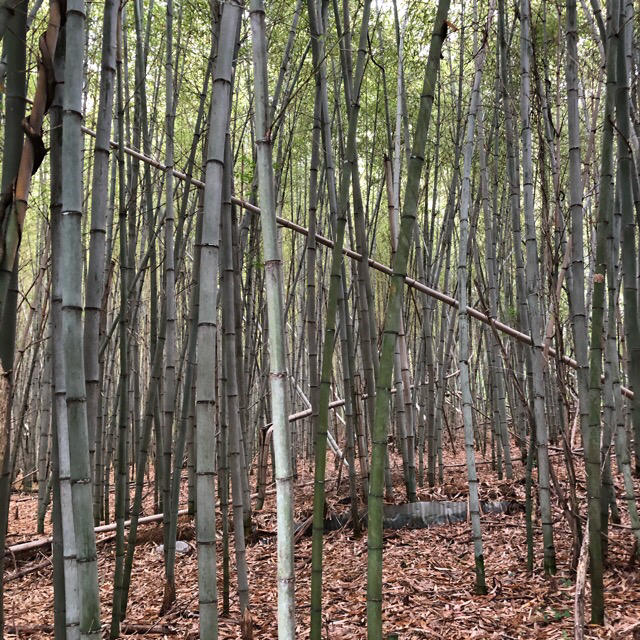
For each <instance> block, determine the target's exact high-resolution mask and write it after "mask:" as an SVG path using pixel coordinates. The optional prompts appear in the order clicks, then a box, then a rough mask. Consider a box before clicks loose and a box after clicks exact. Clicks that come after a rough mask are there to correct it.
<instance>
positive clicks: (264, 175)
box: [250, 0, 295, 640]
mask: <svg viewBox="0 0 640 640" xmlns="http://www.w3.org/2000/svg"><path fill="white" fill-rule="evenodd" d="M250 19H251V34H252V48H253V75H254V92H255V130H256V145H257V159H258V189H259V194H260V207H261V211H262V213H261V220H262V240H263V247H264V249H263V251H264V264H265V285H266V298H267V316H268V321H269V363H270V374H269V380H270V387H271V414H272V420H271V421H272V423H273V434H274V435H273V444H274V459H275V467H276V469H275V471H276V505H277V522H278V540H277V544H278V638H279V639H280V640H292V639H293V638H294V637H295V593H294V584H295V568H294V560H293V472H292V465H291V449H290V447H291V444H290V441H289V436H290V434H289V424H288V416H287V406H286V384H287V373H286V363H285V352H284V327H283V322H284V313H283V311H284V309H283V301H282V262H281V258H280V254H279V249H278V231H277V226H276V210H275V193H274V181H273V163H272V155H271V154H272V142H271V137H270V131H271V122H270V119H269V86H268V76H267V40H266V27H265V11H264V3H263V2H262V0H252V1H251V6H250Z"/></svg>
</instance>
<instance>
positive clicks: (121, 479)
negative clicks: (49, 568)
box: [111, 10, 129, 640]
mask: <svg viewBox="0 0 640 640" xmlns="http://www.w3.org/2000/svg"><path fill="white" fill-rule="evenodd" d="M122 19H123V14H122V10H120V11H119V12H118V15H117V21H118V29H117V32H118V35H117V38H118V41H117V60H116V64H117V87H118V89H117V95H118V98H117V106H118V142H119V146H118V221H119V227H120V252H119V254H120V320H119V343H120V344H119V350H120V378H119V381H118V388H119V389H120V394H119V403H118V466H117V475H116V504H115V507H116V513H115V516H116V548H115V555H116V566H115V570H114V575H113V601H112V606H111V639H112V640H115V639H116V638H118V637H119V636H120V622H121V621H122V618H123V617H124V610H123V609H122V604H123V597H122V587H123V577H124V561H125V541H124V520H125V493H128V491H129V485H128V482H127V438H128V434H127V425H128V423H129V366H128V345H129V341H128V336H127V332H128V322H129V305H128V296H127V293H128V289H129V282H128V265H127V262H128V259H129V253H128V250H127V239H128V236H127V183H126V177H125V162H124V143H125V140H124V87H123V83H124V77H123V76H124V74H123V71H122V27H123V24H122Z"/></svg>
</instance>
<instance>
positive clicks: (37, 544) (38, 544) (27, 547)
mask: <svg viewBox="0 0 640 640" xmlns="http://www.w3.org/2000/svg"><path fill="white" fill-rule="evenodd" d="M186 513H188V510H187V509H180V511H178V515H179V516H182V515H184V514H186ZM162 517H163V514H162V513H156V514H154V515H152V516H144V517H143V518H139V519H138V524H139V525H140V524H148V523H150V522H158V521H159V520H162ZM130 524H131V520H125V523H124V526H125V528H126V527H128V526H129V525H130ZM115 530H116V523H115V522H114V523H112V524H102V525H100V526H99V527H95V529H94V531H95V533H106V532H108V531H115ZM52 542H53V538H52V537H49V538H40V539H39V540H30V541H29V542H20V543H18V544H14V545H12V546H10V547H7V548H6V549H5V552H4V553H5V556H6V555H9V556H11V555H17V554H19V553H24V552H25V551H33V550H35V549H41V548H43V547H48V546H49V545H50V544H51V543H52ZM96 542H100V540H96Z"/></svg>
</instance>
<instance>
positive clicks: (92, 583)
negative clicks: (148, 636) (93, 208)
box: [61, 0, 100, 638]
mask: <svg viewBox="0 0 640 640" xmlns="http://www.w3.org/2000/svg"><path fill="white" fill-rule="evenodd" d="M85 19H86V16H85V3H84V0H68V1H67V20H66V26H67V29H66V31H67V35H66V43H65V45H66V46H65V52H66V53H65V74H64V104H63V112H62V131H63V137H62V158H63V163H62V210H61V215H62V223H61V230H62V261H61V275H62V331H63V340H64V347H63V348H64V363H65V379H66V402H67V416H68V422H69V456H70V461H71V488H72V496H73V516H74V527H75V532H76V545H77V556H78V589H79V592H80V600H81V607H80V637H81V638H98V637H100V592H99V588H98V565H97V558H96V541H95V534H94V531H93V509H92V497H91V469H90V466H89V442H88V431H87V407H86V389H85V381H84V354H83V350H82V348H79V345H80V346H81V345H82V333H83V331H82V329H83V320H82V309H83V307H82V251H83V249H82V236H81V227H82V211H83V197H82V137H83V134H82V130H81V126H82V86H83V80H84V78H83V73H82V70H83V63H84V33H85Z"/></svg>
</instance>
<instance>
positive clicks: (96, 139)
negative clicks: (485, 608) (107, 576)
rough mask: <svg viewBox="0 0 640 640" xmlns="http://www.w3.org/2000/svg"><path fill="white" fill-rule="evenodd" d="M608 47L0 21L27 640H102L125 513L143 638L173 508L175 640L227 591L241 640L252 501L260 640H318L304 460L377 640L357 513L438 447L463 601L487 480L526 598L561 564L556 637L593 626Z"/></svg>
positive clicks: (389, 21) (620, 80) (580, 9)
mask: <svg viewBox="0 0 640 640" xmlns="http://www.w3.org/2000/svg"><path fill="white" fill-rule="evenodd" d="M639 31H640V21H639V19H638V13H637V11H636V7H635V6H634V3H633V1H632V0H607V1H606V3H603V4H602V5H601V2H600V0H590V1H589V2H587V1H586V0H580V2H577V0H566V2H550V1H549V0H484V1H483V0H474V1H473V2H460V1H456V0H451V1H450V0H431V1H429V2H411V1H410V2H400V0H392V1H382V0H377V1H374V2H372V1H371V0H362V1H361V2H349V0H342V1H338V0H333V1H332V2H328V1H325V0H322V1H319V0H307V2H302V0H297V2H295V3H293V2H289V3H288V2H274V1H272V2H266V3H265V2H263V1H259V0H251V2H250V3H244V2H242V1H241V0H228V1H227V2H218V1H217V0H209V2H208V3H207V2H206V1H205V0H197V1H193V2H181V1H179V0H163V1H160V0H131V1H130V2H118V1H117V0H104V2H99V3H98V2H85V1H84V0H49V2H42V0H31V2H29V1H28V0H0V38H1V39H2V48H3V52H2V59H1V62H0V74H1V75H2V87H3V92H2V94H0V101H1V102H2V110H1V111H2V119H3V122H2V127H1V130H2V138H1V139H2V183H1V184H2V199H1V201H0V363H1V365H2V380H1V385H0V400H1V407H2V425H1V428H0V434H1V437H0V452H1V453H2V472H1V475H0V541H1V542H2V545H3V546H5V547H6V546H7V541H8V538H7V536H8V535H10V528H9V521H10V518H9V505H10V499H11V497H12V495H14V497H15V493H16V492H17V491H21V492H26V493H29V492H32V491H33V492H34V496H35V495H37V498H35V497H34V500H36V499H37V513H38V516H37V523H35V524H34V528H35V527H36V526H37V533H39V534H43V533H44V532H45V525H46V523H47V522H49V521H51V522H52V533H53V543H52V551H51V556H52V573H51V575H52V580H53V587H54V597H53V614H54V615H53V619H54V625H53V637H55V638H56V640H60V639H67V640H72V639H73V638H81V639H85V638H87V639H88V638H99V637H103V635H104V634H106V635H108V636H109V637H110V638H117V637H120V635H121V631H122V629H123V624H125V623H127V621H128V622H131V621H130V620H129V618H128V607H129V603H130V598H131V594H132V593H135V590H136V589H137V588H138V586H139V585H137V584H136V581H135V576H134V577H132V567H133V563H134V559H135V554H136V541H137V537H138V533H139V531H138V530H139V524H140V519H141V518H142V517H143V516H144V515H145V513H144V503H145V500H147V499H149V500H151V501H152V505H153V512H154V513H157V514H161V515H159V516H158V520H159V523H160V524H159V525H158V526H159V527H161V529H162V541H163V546H162V554H163V555H162V558H163V566H164V574H163V575H158V576H156V577H157V580H158V581H161V582H162V583H163V585H164V587H163V588H164V597H163V602H162V608H161V611H162V613H167V612H169V611H171V610H172V608H175V607H176V606H177V605H178V604H179V603H177V601H176V600H177V596H176V584H179V583H180V581H181V576H180V573H179V570H178V569H177V568H176V541H177V539H178V515H179V513H182V510H186V511H187V512H188V514H189V516H190V517H191V518H195V528H196V543H195V545H196V551H197V571H198V583H197V594H193V595H194V598H195V599H196V601H197V603H198V612H199V622H198V625H199V637H200V638H202V639H203V640H205V639H206V640H215V639H217V638H218V629H219V617H220V616H228V614H229V607H230V598H231V597H232V594H233V591H234V589H235V590H237V594H236V596H237V601H238V603H239V610H240V614H241V618H242V624H241V629H240V631H239V632H238V633H239V634H241V636H242V637H243V638H251V637H252V635H251V634H252V631H251V624H252V623H251V613H250V612H251V609H252V606H253V605H252V601H255V599H256V593H255V591H254V590H253V589H254V587H253V585H252V583H251V579H250V571H249V570H248V560H247V549H248V548H249V547H250V545H253V544H255V543H256V542H257V538H259V535H260V534H259V530H258V527H257V526H256V518H257V516H258V515H259V514H260V513H261V511H262V510H263V508H264V502H265V496H266V495H267V487H268V484H269V483H270V482H273V483H274V484H275V495H276V512H277V531H276V532H275V533H277V541H276V542H275V545H276V548H277V553H276V556H277V585H276V587H277V616H276V619H277V632H276V630H275V627H274V629H273V637H275V636H276V633H277V636H278V638H280V639H281V640H291V639H293V638H294V637H296V634H297V633H298V635H300V630H301V624H300V620H301V617H300V607H302V608H304V609H305V610H306V609H308V610H310V616H308V614H307V613H305V614H304V615H305V616H308V621H309V622H308V625H307V623H306V622H305V624H304V625H303V626H304V628H303V632H302V637H310V638H312V639H313V640H320V639H321V638H325V637H326V634H325V617H324V613H323V603H325V604H326V602H327V597H328V596H327V589H326V587H327V585H326V584H325V582H326V580H324V579H323V577H324V574H323V559H324V554H323V546H324V541H325V527H326V516H327V486H328V478H329V476H330V472H331V468H330V465H328V463H332V462H333V461H335V462H336V468H337V469H338V471H337V473H338V476H339V479H340V478H341V477H342V476H343V475H344V479H345V486H346V487H347V488H346V489H345V494H344V495H345V504H347V503H348V505H349V506H348V509H349V514H350V517H349V521H348V525H347V526H348V528H349V529H350V530H351V532H352V534H353V535H354V536H355V537H358V536H360V535H364V536H366V537H367V558H366V559H364V558H362V559H361V562H362V563H363V572H364V571H365V567H366V576H367V590H366V623H364V622H363V627H362V630H361V631H362V636H361V637H364V635H365V628H364V625H365V624H366V636H367V637H368V638H369V640H382V638H383V637H386V636H385V634H386V633H387V632H391V631H393V630H392V629H386V628H385V629H384V633H383V619H384V618H383V611H384V606H385V604H384V596H383V565H384V562H385V552H384V549H385V544H384V536H383V525H384V514H385V509H384V506H385V503H389V502H394V501H395V502H408V503H413V502H417V501H418V500H419V499H420V498H421V497H422V496H424V495H425V491H426V490H427V489H428V488H433V487H437V486H438V485H442V483H443V478H444V473H445V469H446V468H447V460H449V456H451V455H454V454H455V453H456V451H457V450H458V449H459V450H461V451H464V471H465V474H466V475H465V478H466V480H465V482H466V486H467V490H466V491H467V493H466V500H467V502H468V515H469V518H468V520H469V534H470V538H469V545H470V552H472V553H473V558H474V567H475V573H474V575H468V576H466V577H465V580H466V581H467V582H468V583H469V584H472V585H473V590H474V592H475V594H477V595H478V596H482V595H484V594H486V593H487V591H488V588H489V578H490V576H491V575H492V566H491V563H490V562H489V561H488V560H487V559H486V557H485V553H484V548H485V547H484V541H483V524H482V519H481V514H482V509H481V502H480V494H479V480H478V469H477V466H478V465H479V464H485V463H488V464H490V465H491V469H492V472H493V473H495V474H496V478H497V479H498V481H499V482H506V483H516V484H517V483H518V482H521V483H522V484H523V485H524V487H525V494H526V504H525V509H526V517H525V522H526V539H527V550H526V562H527V568H528V570H529V571H531V572H536V573H538V572H539V573H544V574H546V575H549V576H552V575H553V574H555V573H556V571H558V569H559V568H561V567H560V565H559V559H558V555H557V548H558V527H559V526H560V525H562V526H563V527H565V526H566V530H568V531H570V532H571V542H570V546H571V554H570V555H571V557H570V558H569V560H568V562H569V565H570V567H569V569H570V570H576V576H577V577H576V587H575V603H576V609H575V620H574V626H575V636H576V638H582V637H584V629H583V627H584V625H585V619H584V616H585V614H584V580H585V575H588V576H589V580H590V591H589V598H590V606H589V607H588V611H589V614H588V616H590V621H591V623H592V624H593V625H596V627H597V626H598V625H604V624H605V621H606V612H607V596H608V594H607V592H606V589H605V587H604V579H603V575H604V573H605V572H606V570H607V560H608V554H609V553H611V550H610V549H609V542H610V537H609V532H610V530H611V528H612V527H615V526H617V527H622V528H624V530H625V536H626V537H627V538H628V543H629V547H630V548H631V547H632V551H631V554H632V560H633V561H640V517H639V515H638V508H637V498H638V495H637V483H636V485H635V487H634V479H635V478H637V477H638V475H640V353H639V352H640V322H639V318H638V308H639V304H640V300H639V299H638V296H639V295H640V293H639V291H638V280H639V277H640V261H639V260H638V255H639V252H638V233H639V231H640V229H639V228H638V227H639V220H640V144H639V143H638V136H639V135H640V112H639V111H638V110H639V108H640V93H639V91H640V85H639V83H638V78H639V77H640V49H639V48H638V46H637V42H638V37H639ZM550 452H551V453H550ZM398 464H399V466H400V472H399V477H400V478H401V480H400V481H399V483H398V482H396V483H395V485H394V470H395V468H396V466H397V465H398ZM309 465H311V467H312V469H313V511H312V515H310V517H309V520H308V522H307V523H304V525H303V527H302V529H305V530H306V529H308V530H309V531H310V532H311V535H312V547H311V557H310V558H309V562H310V566H311V580H310V583H311V584H310V593H309V594H308V595H309V601H308V602H306V601H305V602H304V603H301V602H300V596H299V594H296V591H295V585H296V573H297V571H298V568H297V565H296V562H295V561H294V547H295V544H296V541H297V539H298V536H299V535H301V531H302V529H301V528H300V523H296V522H295V520H294V516H295V514H296V493H297V488H298V487H299V482H298V480H299V469H300V468H302V467H305V468H307V466H309ZM453 466H455V465H453ZM334 471H335V469H334ZM559 477H561V478H562V479H563V480H562V481H561V480H559ZM579 478H584V479H585V486H586V491H585V492H584V493H583V492H582V491H581V490H580V491H579V490H578V489H580V487H581V482H582V480H579ZM339 484H340V480H338V485H339ZM181 491H182V492H183V494H184V495H183V499H182V501H181ZM399 493H400V495H399ZM185 495H186V498H185V497H184V496H185ZM149 496H151V498H149ZM554 509H555V514H556V515H557V514H558V513H561V516H560V518H558V517H555V516H554ZM364 514H366V518H364V517H363V515H364ZM146 515H148V514H146ZM559 519H563V520H562V522H561V523H560V522H559ZM129 521H130V522H129ZM110 523H114V527H113V530H114V532H115V538H114V542H113V557H114V563H113V575H112V578H111V581H110V582H109V585H110V586H109V588H110V589H111V591H110V594H111V595H110V602H111V606H110V609H109V611H105V608H104V606H101V603H100V598H101V592H100V588H101V584H100V583H99V570H98V565H99V553H100V552H99V550H98V548H97V546H96V533H95V529H94V528H95V527H98V526H100V525H104V524H110ZM621 523H622V524H621ZM538 533H541V541H542V544H539V543H536V542H535V540H536V535H537V534H538ZM232 553H233V554H234V559H233V560H232V559H231V554H232ZM3 557H4V556H3ZM572 575H573V574H572ZM220 585H222V592H221V593H219V586H220ZM102 586H104V585H102ZM3 611H4V609H3V608H2V607H1V606H0V615H3ZM588 616H587V621H588V620H589V617H588ZM305 620H307V618H305ZM2 622H3V624H2V628H3V632H4V631H5V630H6V625H5V624H4V618H3V620H2ZM594 628H595V627H594ZM427 631H428V630H425V633H426V632H427ZM101 634H103V635H101ZM105 637H106V636H105ZM239 637H240V636H239ZM388 637H397V636H394V635H392V636H388Z"/></svg>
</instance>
